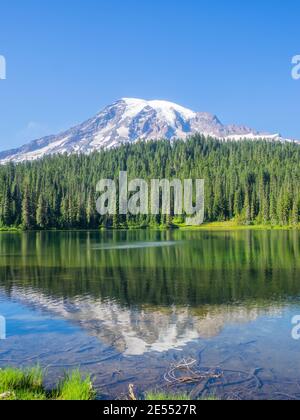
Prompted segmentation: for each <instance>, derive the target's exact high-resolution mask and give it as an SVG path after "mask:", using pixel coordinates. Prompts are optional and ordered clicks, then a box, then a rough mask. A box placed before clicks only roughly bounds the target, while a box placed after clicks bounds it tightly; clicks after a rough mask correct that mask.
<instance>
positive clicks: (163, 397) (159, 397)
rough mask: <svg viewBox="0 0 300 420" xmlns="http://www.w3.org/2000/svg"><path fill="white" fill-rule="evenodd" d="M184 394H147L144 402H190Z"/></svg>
mask: <svg viewBox="0 0 300 420" xmlns="http://www.w3.org/2000/svg"><path fill="white" fill-rule="evenodd" d="M190 400H191V398H190V397H189V396H188V395H186V394H165V393H164V392H148V393H147V394H146V401H190Z"/></svg>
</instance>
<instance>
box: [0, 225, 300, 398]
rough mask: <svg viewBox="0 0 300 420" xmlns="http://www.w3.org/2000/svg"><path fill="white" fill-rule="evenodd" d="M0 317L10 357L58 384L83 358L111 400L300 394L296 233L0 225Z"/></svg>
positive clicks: (1, 351) (0, 358)
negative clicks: (131, 393)
mask: <svg viewBox="0 0 300 420" xmlns="http://www.w3.org/2000/svg"><path fill="white" fill-rule="evenodd" d="M0 315H2V316H4V317H5V318H6V323H7V325H6V330H7V339H6V340H1V341H0V367H5V366H8V365H9V366H17V367H25V366H32V365H35V364H37V363H39V364H40V365H41V366H42V367H43V368H46V372H47V375H46V376H47V386H49V387H51V386H53V384H54V383H55V382H56V381H57V377H61V376H62V375H63V373H64V371H65V370H68V369H73V368H76V367H80V368H81V370H82V371H83V372H87V373H90V374H91V375H92V377H93V380H94V383H95V387H96V389H97V392H98V394H99V397H101V398H104V399H110V398H123V397H125V396H126V394H127V392H128V385H129V384H134V386H135V389H136V392H137V393H138V394H141V395H142V394H143V393H144V392H145V391H149V390H160V389H164V390H168V391H173V392H177V391H185V392H192V395H193V396H194V397H200V396H202V397H205V396H209V395H213V396H216V397H219V398H230V399H260V398H264V399H265V398H268V399H282V398H287V399H300V387H299V381H300V379H299V378H300V363H299V354H300V353H299V352H300V341H297V340H295V339H293V338H292V328H293V325H292V318H293V317H294V316H296V315H300V233H299V232H297V231H232V232H205V231H199V232H197V231H176V230H175V231H164V232H160V231H109V232H94V231H93V232H28V233H1V234H0ZM195 376H197V379H195Z"/></svg>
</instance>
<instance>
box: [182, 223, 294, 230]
mask: <svg viewBox="0 0 300 420" xmlns="http://www.w3.org/2000/svg"><path fill="white" fill-rule="evenodd" d="M177 226H178V228H179V229H181V230H206V231H234V230H292V229H297V230H299V229H300V225H297V226H292V225H286V226H280V225H276V226H275V225H260V224H257V225H256V224H253V225H242V224H239V223H237V222H236V221H227V222H212V223H204V224H203V225H200V226H186V225H184V224H181V225H177Z"/></svg>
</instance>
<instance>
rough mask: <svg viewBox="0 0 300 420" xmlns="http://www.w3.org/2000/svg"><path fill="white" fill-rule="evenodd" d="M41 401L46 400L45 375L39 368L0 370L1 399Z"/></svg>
mask: <svg viewBox="0 0 300 420" xmlns="http://www.w3.org/2000/svg"><path fill="white" fill-rule="evenodd" d="M1 394H4V397H2V399H6V400H40V399H42V400H43V399H46V394H45V391H44V389H43V374H42V371H41V369H40V368H39V367H35V368H32V369H26V370H24V371H21V370H19V369H12V368H8V369H4V370H0V399H1Z"/></svg>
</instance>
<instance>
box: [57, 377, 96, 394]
mask: <svg viewBox="0 0 300 420" xmlns="http://www.w3.org/2000/svg"><path fill="white" fill-rule="evenodd" d="M95 397H96V394H95V391H94V390H93V385H92V382H91V379H90V377H89V376H88V377H86V378H85V379H83V378H82V375H81V373H80V372H79V370H77V371H74V372H72V373H71V374H69V375H66V377H65V379H64V380H63V381H62V382H61V383H60V384H59V386H58V395H57V399H58V400H67V401H72V400H75V401H91V400H94V399H95Z"/></svg>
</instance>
